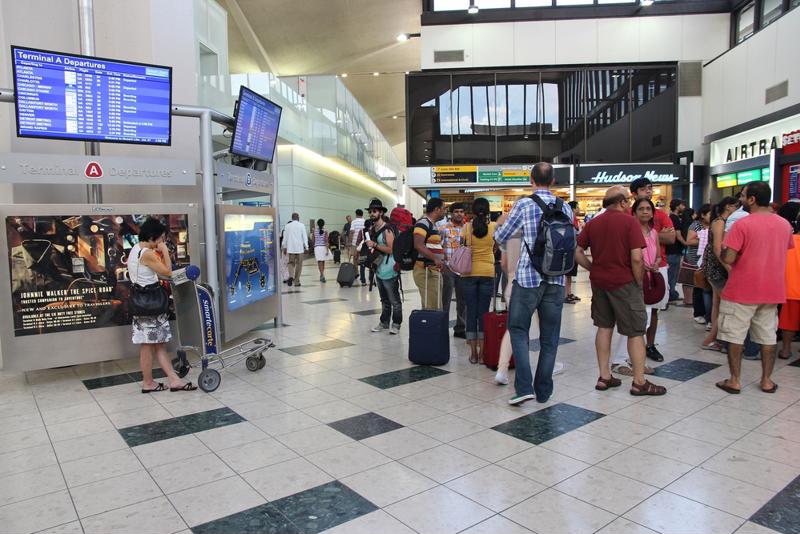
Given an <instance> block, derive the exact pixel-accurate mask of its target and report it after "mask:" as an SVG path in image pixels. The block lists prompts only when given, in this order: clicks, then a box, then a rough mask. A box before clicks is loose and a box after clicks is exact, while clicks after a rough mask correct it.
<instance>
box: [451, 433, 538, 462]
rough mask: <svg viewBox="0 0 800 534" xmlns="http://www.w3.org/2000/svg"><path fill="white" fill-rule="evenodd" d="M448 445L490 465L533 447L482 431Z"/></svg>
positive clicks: (508, 437) (524, 442) (517, 440)
mask: <svg viewBox="0 0 800 534" xmlns="http://www.w3.org/2000/svg"><path fill="white" fill-rule="evenodd" d="M450 445H452V446H453V447H455V448H457V449H461V450H462V451H465V452H468V453H470V454H472V455H473V456H477V457H478V458H481V459H483V460H486V461H487V462H492V463H494V462H499V461H500V460H502V459H503V458H508V457H509V456H513V455H515V454H518V453H520V452H522V451H524V450H527V449H530V448H531V447H533V444H531V443H528V442H527V441H523V440H521V439H517V438H514V437H511V436H509V435H507V434H503V433H502V432H497V431H495V430H484V431H482V432H478V433H476V434H472V435H470V436H467V437H464V438H461V439H457V440H455V441H451V442H450Z"/></svg>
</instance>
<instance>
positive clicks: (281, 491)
mask: <svg viewBox="0 0 800 534" xmlns="http://www.w3.org/2000/svg"><path fill="white" fill-rule="evenodd" d="M242 476H243V477H244V479H245V480H246V481H247V482H248V483H249V484H250V485H251V486H253V487H254V488H255V489H256V490H258V492H259V493H260V494H261V495H263V496H264V498H266V499H267V500H270V501H274V500H277V499H280V498H281V497H287V496H289V495H294V494H295V493H299V492H301V491H305V490H307V489H311V488H313V487H316V486H320V485H322V484H325V483H327V482H330V481H331V480H333V479H332V478H331V477H330V475H328V474H327V473H325V472H324V471H322V470H321V469H319V468H317V467H316V466H314V465H313V464H311V463H310V462H308V461H307V460H305V459H304V458H295V459H294V460H289V461H288V462H282V463H279V464H275V465H271V466H268V467H262V468H260V469H256V470H254V471H249V472H247V473H245V474H244V475H242Z"/></svg>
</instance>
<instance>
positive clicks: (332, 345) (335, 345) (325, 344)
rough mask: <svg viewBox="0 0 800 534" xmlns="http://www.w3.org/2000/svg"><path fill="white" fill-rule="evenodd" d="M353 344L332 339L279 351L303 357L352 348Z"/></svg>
mask: <svg viewBox="0 0 800 534" xmlns="http://www.w3.org/2000/svg"><path fill="white" fill-rule="evenodd" d="M352 346H353V344H352V343H348V342H347V341H342V340H341V339H331V340H328V341H320V342H319V343H309V344H308V345H296V346H294V347H284V348H282V349H278V350H280V351H281V352H285V353H286V354H291V355H292V356H302V355H303V354H311V353H312V352H319V351H321V350H331V349H341V348H343V347H352Z"/></svg>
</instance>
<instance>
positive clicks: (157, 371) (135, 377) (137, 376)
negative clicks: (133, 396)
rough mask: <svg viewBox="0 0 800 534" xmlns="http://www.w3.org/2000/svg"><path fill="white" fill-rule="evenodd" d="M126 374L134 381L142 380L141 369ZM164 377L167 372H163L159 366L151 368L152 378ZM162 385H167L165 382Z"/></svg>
mask: <svg viewBox="0 0 800 534" xmlns="http://www.w3.org/2000/svg"><path fill="white" fill-rule="evenodd" d="M128 374H129V375H130V377H131V378H133V380H134V381H135V382H141V381H142V372H141V371H136V372H135V373H128ZM166 377H167V373H165V372H164V370H163V369H161V368H159V369H153V378H155V379H159V378H166ZM164 385H167V384H164Z"/></svg>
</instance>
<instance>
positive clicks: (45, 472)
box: [0, 465, 67, 506]
mask: <svg viewBox="0 0 800 534" xmlns="http://www.w3.org/2000/svg"><path fill="white" fill-rule="evenodd" d="M66 487H67V486H66V484H65V483H64V477H63V476H61V469H59V467H58V466H57V465H49V466H47V467H40V468H38V469H33V470H31V471H25V472H24V473H17V474H16V475H9V476H7V477H4V478H0V506H5V505H7V504H12V503H15V502H19V501H24V500H27V499H30V498H33V497H39V496H40V495H44V494H46V493H54V492H56V491H59V490H63V489H66Z"/></svg>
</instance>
